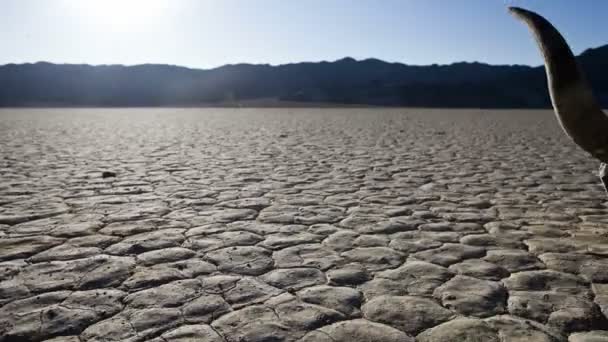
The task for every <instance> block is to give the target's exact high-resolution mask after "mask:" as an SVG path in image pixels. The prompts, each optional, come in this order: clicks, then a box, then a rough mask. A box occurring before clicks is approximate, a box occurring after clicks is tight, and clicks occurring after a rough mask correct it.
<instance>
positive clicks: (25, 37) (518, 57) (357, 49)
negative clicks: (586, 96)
mask: <svg viewBox="0 0 608 342" xmlns="http://www.w3.org/2000/svg"><path fill="white" fill-rule="evenodd" d="M583 5H586V6H581V4H580V2H576V3H575V2H572V1H566V0H556V1H552V2H550V3H549V2H540V1H534V0H511V1H506V0H491V1H487V0H466V1H459V2H445V1H440V0H425V1H385V2H382V3H374V2H371V1H360V2H357V3H354V4H353V3H348V2H346V1H345V0H333V1H320V0H314V1H307V2H305V3H293V2H289V3H285V2H281V1H278V0H265V1H258V2H255V3H254V2H238V1H221V2H219V1H194V0H174V1H169V0H147V1H144V0H127V1H119V0H88V1H77V0H49V1H44V2H43V1H39V0H5V1H3V2H2V4H0V23H1V24H0V25H1V26H0V27H2V28H3V29H2V30H0V40H1V41H2V42H3V44H4V49H3V50H2V52H0V64H9V63H15V64H21V63H35V62H41V61H44V62H49V63H57V64H90V65H126V66H130V65H139V64H169V65H176V66H184V67H188V68H193V69H212V68H215V67H219V66H222V65H226V64H241V63H247V64H270V65H282V64H290V63H300V62H318V61H335V60H338V59H341V58H344V57H352V58H355V59H357V60H362V59H367V58H377V59H380V60H383V61H387V62H397V63H403V64H408V65H432V64H440V65H445V64H452V63H458V62H480V63H487V64H492V65H516V64H517V65H529V66H538V65H540V64H542V61H541V58H540V55H539V54H538V51H537V50H536V48H535V47H534V42H533V41H532V39H531V37H530V35H529V33H528V31H527V29H526V28H525V27H524V26H523V25H520V24H519V23H517V22H516V21H515V19H514V18H512V17H511V16H510V15H509V14H508V13H507V7H508V6H521V7H525V8H529V9H531V10H534V11H537V12H539V13H541V14H542V15H544V16H546V17H547V18H548V19H549V20H551V21H552V22H553V23H554V24H555V25H556V26H557V27H558V28H559V29H560V30H561V31H562V33H563V34H564V35H565V36H566V38H567V39H568V41H569V42H570V43H571V45H572V48H573V50H574V52H575V53H577V54H579V53H581V52H582V51H584V50H585V49H587V48H593V47H598V46H601V45H604V44H605V43H606V42H607V41H608V40H606V39H605V38H604V37H601V35H598V32H608V22H606V21H605V20H604V18H603V16H602V15H601V13H606V10H608V3H605V2H598V1H587V2H585V3H584V4H583Z"/></svg>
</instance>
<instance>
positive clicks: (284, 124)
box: [0, 108, 608, 342]
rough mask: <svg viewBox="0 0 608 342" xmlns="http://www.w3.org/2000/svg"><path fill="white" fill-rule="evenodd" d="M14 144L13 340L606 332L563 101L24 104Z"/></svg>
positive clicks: (605, 295) (605, 277)
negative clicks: (447, 106)
mask: <svg viewBox="0 0 608 342" xmlns="http://www.w3.org/2000/svg"><path fill="white" fill-rule="evenodd" d="M0 144H1V145H0V146H1V148H0V341H73V342H85V341H147V340H150V341H157V342H169V341H171V342H173V341H190V340H200V341H302V342H304V341H305V342H311V341H321V342H325V341H327V342H331V341H349V342H357V341H395V342H396V341H421V342H424V341H429V342H430V341H433V342H442V341H496V342H498V341H573V342H582V341H592V340H593V341H596V340H595V339H593V338H597V341H599V340H608V332H603V331H601V329H602V328H603V329H608V320H607V318H606V316H608V271H607V270H608V208H607V207H606V204H607V203H606V200H607V199H608V196H606V194H605V193H604V190H603V189H602V187H601V184H600V183H599V180H598V178H597V176H596V173H597V169H598V166H599V165H598V163H597V162H595V161H594V160H592V159H591V158H590V157H588V156H587V155H586V154H584V153H583V152H581V151H580V150H579V149H578V148H577V147H576V146H575V145H574V144H573V143H571V142H570V141H569V140H568V139H567V138H566V137H565V135H564V134H563V133H562V132H561V130H560V128H559V127H558V125H557V122H556V120H555V118H554V117H553V114H552V113H551V112H550V111H489V110H422V109H378V108H376V109H355V108H353V109H288V108H283V109H167V108H163V109H52V110H45V109H36V110H30V109H28V110H16V109H4V110H1V111H0ZM602 338H603V339H602Z"/></svg>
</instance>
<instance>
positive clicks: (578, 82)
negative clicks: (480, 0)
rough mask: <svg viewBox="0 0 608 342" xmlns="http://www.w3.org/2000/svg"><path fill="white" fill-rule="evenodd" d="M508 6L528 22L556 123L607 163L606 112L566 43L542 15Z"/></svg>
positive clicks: (607, 124) (607, 130)
mask: <svg viewBox="0 0 608 342" xmlns="http://www.w3.org/2000/svg"><path fill="white" fill-rule="evenodd" d="M509 10H510V12H511V13H512V14H513V15H515V17H517V18H518V19H520V20H522V21H523V22H524V23H526V24H527V25H528V27H529V28H530V30H531V31H532V33H533V35H534V38H535V39H536V42H537V43H538V47H539V48H540V51H541V53H542V55H543V58H544V60H545V70H546V71H547V82H548V84H549V93H550V95H551V102H552V103H553V109H554V110H555V114H556V115H557V119H558V121H559V123H560V125H561V126H562V128H563V129H564V131H565V132H566V134H567V135H568V136H569V137H570V138H572V140H574V142H575V143H576V144H577V145H578V146H580V147H581V148H582V149H583V150H585V151H587V152H589V153H590V154H591V155H593V156H594V157H595V158H597V159H599V160H600V161H602V162H604V163H608V116H606V115H605V114H604V112H602V110H601V107H600V106H599V105H598V103H597V101H596V100H595V97H594V96H593V92H592V91H591V87H590V86H589V83H588V82H587V79H586V78H585V76H584V75H583V72H582V69H581V68H580V66H579V65H578V63H577V62H576V59H575V58H574V55H573V54H572V50H570V47H568V43H566V40H565V39H564V37H562V35H561V34H560V33H559V31H558V30H557V29H556V28H555V27H553V25H551V23H549V21H547V20H546V19H545V18H543V17H542V16H540V15H538V14H536V13H534V12H531V11H528V10H525V9H522V8H517V7H510V8H509Z"/></svg>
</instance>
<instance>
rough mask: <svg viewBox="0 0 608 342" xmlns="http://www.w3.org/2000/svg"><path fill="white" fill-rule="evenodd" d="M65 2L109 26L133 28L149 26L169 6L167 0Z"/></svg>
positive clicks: (70, 0)
mask: <svg viewBox="0 0 608 342" xmlns="http://www.w3.org/2000/svg"><path fill="white" fill-rule="evenodd" d="M66 1H67V4H68V5H69V6H70V7H71V8H72V9H73V10H76V11H77V12H79V13H82V14H85V15H86V16H87V17H89V18H93V19H95V20H99V21H100V22H101V23H102V24H104V25H107V26H108V27H109V28H114V29H119V30H124V29H129V30H134V29H137V28H141V26H144V27H145V26H149V25H151V24H153V23H154V21H156V20H158V19H159V18H160V17H161V16H162V15H163V13H164V12H165V11H166V10H167V9H168V7H169V0H85V1H82V0H66Z"/></svg>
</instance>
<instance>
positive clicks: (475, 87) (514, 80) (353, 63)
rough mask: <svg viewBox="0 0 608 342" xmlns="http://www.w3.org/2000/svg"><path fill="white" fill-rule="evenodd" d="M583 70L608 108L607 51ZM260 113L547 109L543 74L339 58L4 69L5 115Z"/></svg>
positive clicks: (0, 100) (1, 101)
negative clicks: (21, 110)
mask: <svg viewBox="0 0 608 342" xmlns="http://www.w3.org/2000/svg"><path fill="white" fill-rule="evenodd" d="M577 58H578V60H579V62H580V64H581V66H582V68H583V69H584V70H585V71H586V73H587V76H588V78H589V81H590V82H591V84H592V86H593V88H594V91H595V94H596V96H597V97H598V98H599V99H600V102H601V103H602V105H604V106H607V105H608V45H604V46H601V47H598V48H594V49H588V50H586V51H584V52H583V53H582V54H580V55H579V56H578V57H577ZM256 103H257V104H262V105H263V104H264V103H275V104H279V105H280V104H281V103H299V104H304V105H307V104H308V105H311V106H312V105H317V104H331V105H372V106H410V107H451V108H453V107H466V108H544V107H549V106H550V101H549V96H548V94H547V86H546V79H545V73H544V68H543V67H542V66H538V67H531V66H522V65H489V64H483V63H476V62H474V63H465V62H462V63H454V64H449V65H435V64H434V65H427V66H414V65H406V64H401V63H388V62H384V61H381V60H378V59H364V60H355V59H353V58H348V57H347V58H343V59H340V60H336V61H333V62H325V61H324V62H305V63H294V64H284V65H278V66H272V65H267V64H233V65H225V66H222V67H219V68H215V69H208V70H200V69H189V68H184V67H179V66H172V65H161V64H144V65H136V66H122V65H100V66H91V65H76V64H51V63H46V62H39V63H34V64H29V63H28V64H7V65H3V66H0V106H2V107H45V106H102V107H104V106H127V107H128V106H248V105H252V104H256Z"/></svg>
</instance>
